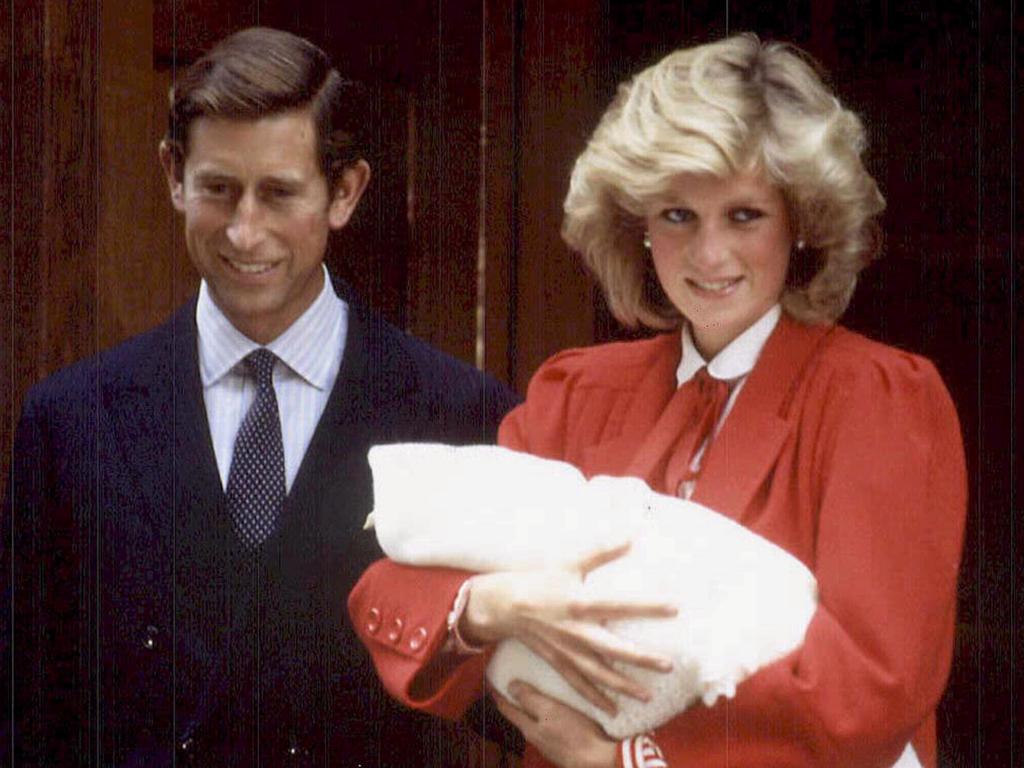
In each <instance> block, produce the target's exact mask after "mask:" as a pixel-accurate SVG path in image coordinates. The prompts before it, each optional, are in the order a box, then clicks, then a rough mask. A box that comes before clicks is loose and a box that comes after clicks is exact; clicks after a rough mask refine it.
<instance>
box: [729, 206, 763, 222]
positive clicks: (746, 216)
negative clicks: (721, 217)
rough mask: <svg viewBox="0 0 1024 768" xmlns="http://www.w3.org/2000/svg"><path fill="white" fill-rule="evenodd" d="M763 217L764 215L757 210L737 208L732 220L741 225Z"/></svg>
mask: <svg viewBox="0 0 1024 768" xmlns="http://www.w3.org/2000/svg"><path fill="white" fill-rule="evenodd" d="M762 216H764V213H763V212H762V211H759V210H758V209H757V208H737V209H736V210H734V211H733V212H732V220H733V221H736V222H739V223H740V224H746V223H747V222H750V221H756V220H757V219H760V218H761V217H762Z"/></svg>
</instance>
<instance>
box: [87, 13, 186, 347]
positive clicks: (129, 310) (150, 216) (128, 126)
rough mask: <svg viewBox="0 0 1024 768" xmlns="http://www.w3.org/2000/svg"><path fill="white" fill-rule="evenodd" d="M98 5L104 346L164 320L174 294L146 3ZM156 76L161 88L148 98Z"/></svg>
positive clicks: (161, 106)
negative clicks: (162, 222)
mask: <svg viewBox="0 0 1024 768" xmlns="http://www.w3.org/2000/svg"><path fill="white" fill-rule="evenodd" d="M101 12H102V21H101V25H100V35H101V39H100V46H99V51H100V59H99V64H98V66H99V73H98V75H99V77H98V81H97V87H98V99H99V103H98V110H97V118H96V119H97V124H98V131H99V175H98V184H97V190H96V191H97V194H98V200H97V204H98V214H99V238H98V254H97V270H96V272H97V277H98V280H97V296H96V300H97V322H98V341H99V346H100V347H102V348H106V347H109V346H112V345H114V344H116V343H118V342H120V341H122V340H124V339H126V338H128V337H129V336H133V335H135V334H137V333H140V332H141V331H144V330H147V329H149V328H152V327H153V326H155V325H157V324H158V323H160V322H161V321H163V320H164V319H165V318H166V317H167V316H168V315H170V313H171V311H172V309H173V308H174V307H175V306H176V302H175V299H176V298H177V297H176V296H175V292H174V284H175V281H174V275H175V272H176V265H175V264H174V259H175V254H174V252H173V250H172V249H169V248H167V247H166V246H165V244H164V243H163V239H162V238H161V234H162V232H161V227H160V226H159V222H160V220H161V219H162V218H163V216H162V215H161V214H162V212H165V211H169V210H170V204H169V202H167V191H166V190H167V188H166V185H165V184H164V181H163V174H162V172H161V170H160V165H159V163H158V162H157V149H156V148H157V143H158V142H159V140H160V137H161V136H162V134H163V131H164V128H165V126H166V122H167V118H166V114H167V96H166V89H165V86H164V83H163V81H162V79H161V78H159V77H158V76H157V73H156V72H155V71H154V69H153V64H152V61H153V38H152V26H151V20H152V17H153V9H152V5H151V3H149V2H126V1H125V0H120V2H111V1H110V0H108V2H106V3H104V4H103V6H102V11H101ZM157 81H161V82H160V85H161V86H162V87H161V90H162V91H163V93H162V96H161V98H160V100H159V103H158V104H157V105H154V104H153V94H154V89H155V88H156V82H157ZM154 107H156V108H154ZM128 115H131V116H132V117H131V119H126V116H128Z"/></svg>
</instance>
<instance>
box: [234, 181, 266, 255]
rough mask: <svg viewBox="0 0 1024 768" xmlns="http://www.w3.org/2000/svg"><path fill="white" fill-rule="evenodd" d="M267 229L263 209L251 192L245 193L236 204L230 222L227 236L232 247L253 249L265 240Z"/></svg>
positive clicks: (241, 249) (246, 249) (243, 250)
mask: <svg viewBox="0 0 1024 768" xmlns="http://www.w3.org/2000/svg"><path fill="white" fill-rule="evenodd" d="M264 234H265V230H264V222H263V211H262V208H261V206H260V205H259V203H258V202H257V201H256V200H255V199H254V197H253V195H252V194H251V193H248V192H247V193H245V194H244V195H242V197H241V198H240V199H239V200H238V204H237V205H236V206H235V213H234V216H233V217H232V219H231V222H230V223H229V224H228V228H227V236H228V240H229V241H230V242H231V247H232V248H234V249H235V250H237V251H240V252H247V251H251V250H253V249H254V248H256V247H257V246H258V245H259V244H260V243H261V242H263V238H264Z"/></svg>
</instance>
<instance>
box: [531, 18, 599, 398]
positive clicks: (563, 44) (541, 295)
mask: <svg viewBox="0 0 1024 768" xmlns="http://www.w3.org/2000/svg"><path fill="white" fill-rule="evenodd" d="M521 7H522V17H521V32H520V34H521V39H520V43H519V51H520V56H519V60H518V64H519V74H518V84H519V92H520V100H519V107H518V114H517V119H518V129H517V136H518V149H519V180H518V181H519V184H518V191H517V197H516V200H517V202H516V211H515V212H516V217H517V220H516V237H517V258H518V261H517V263H516V285H515V290H516V304H515V307H516V316H515V350H514V354H513V362H514V366H513V371H512V375H513V381H514V382H515V384H516V386H517V387H518V388H519V389H520V391H525V387H526V383H527V381H528V380H529V377H530V375H532V373H533V372H534V371H535V370H536V368H537V366H538V365H539V364H540V363H541V362H542V361H543V360H544V359H545V358H547V357H548V356H549V355H551V354H552V353H554V352H556V351H558V350H560V349H564V348H566V347H570V346H576V345H579V344H585V343H588V342H589V341H591V340H592V339H593V337H594V288H593V285H592V283H591V281H590V279H589V277H588V276H587V275H586V274H585V273H584V270H583V268H582V266H581V265H580V263H579V260H578V258H577V257H576V256H575V255H573V254H571V253H570V252H569V250H568V248H566V246H565V245H564V244H563V243H562V240H561V237H560V235H559V230H560V228H561V221H562V201H563V200H564V198H565V194H566V191H567V190H568V186H569V173H570V171H571V169H572V164H573V161H574V160H575V158H576V156H577V155H578V154H579V153H580V151H582V149H583V147H584V146H585V144H586V139H587V136H588V135H589V133H590V132H591V131H592V130H593V128H594V125H595V123H596V121H597V118H598V116H599V115H600V112H601V109H602V108H603V106H604V104H603V103H602V100H601V99H599V98H598V97H597V94H598V91H599V87H598V85H599V84H598V80H597V72H596V70H597V64H598V60H599V59H598V53H599V50H600V48H599V46H600V44H601V40H602V36H603V35H604V34H606V29H605V21H606V18H605V17H604V16H603V15H602V13H601V8H600V4H599V3H594V2H588V1H587V0H561V1H560V2H547V1H541V0H523V2H522V4H521Z"/></svg>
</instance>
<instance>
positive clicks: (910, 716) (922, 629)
mask: <svg viewBox="0 0 1024 768" xmlns="http://www.w3.org/2000/svg"><path fill="white" fill-rule="evenodd" d="M849 337H850V338H851V339H852V341H850V342H849V344H847V342H841V343H840V344H839V347H840V348H841V349H840V351H839V352H837V353H836V354H834V355H832V357H834V358H838V361H831V360H829V359H826V360H825V361H824V362H823V363H821V364H820V365H819V366H818V368H817V369H816V370H815V372H814V373H813V375H812V377H811V380H810V382H809V383H808V384H806V385H805V386H804V387H803V388H802V389H801V391H800V392H799V393H798V395H797V398H796V401H795V402H794V404H793V405H792V406H791V413H790V419H791V420H792V425H793V430H792V432H791V434H790V438H789V441H788V443H787V445H786V447H785V448H784V449H783V452H782V455H781V457H780V460H779V462H778V464H777V465H776V467H775V474H774V476H772V477H771V478H770V479H769V480H768V481H767V485H766V487H765V488H764V489H763V493H762V494H761V495H760V496H759V499H758V500H757V501H755V504H760V505H762V506H761V507H760V508H759V509H757V510H753V511H754V512H756V514H755V516H754V517H753V518H752V519H754V520H755V521H756V522H755V524H754V525H752V527H754V528H755V529H757V528H758V527H759V526H761V525H763V526H764V528H765V530H772V529H773V528H774V529H775V530H779V528H780V526H786V525H792V526H804V527H807V528H808V529H809V530H810V533H811V536H810V540H811V541H812V542H813V544H812V545H811V547H810V551H809V552H807V553H798V555H800V554H802V555H803V556H804V557H805V559H806V560H808V561H809V563H808V564H809V565H810V566H811V567H812V569H813V571H814V573H815V575H816V577H817V579H818V585H819V599H820V606H819V609H818V611H817V612H816V614H815V616H814V617H813V619H812V621H811V624H810V627H809V629H808V632H807V635H806V637H805V641H804V643H803V645H802V647H801V648H800V649H798V650H797V651H795V652H793V653H792V654H790V655H789V656H788V657H786V658H784V659H782V660H781V661H779V662H777V663H775V664H772V665H770V666H769V667H766V668H765V669H763V670H761V671H760V672H758V673H757V674H755V675H754V676H752V677H751V678H749V679H748V680H747V681H745V682H744V683H743V684H741V685H740V686H739V688H738V690H737V693H736V696H735V698H734V699H732V700H719V702H718V703H717V704H716V705H715V706H714V707H711V708H707V707H703V706H700V705H698V706H696V707H693V708H691V709H689V710H687V711H686V712H684V713H683V714H681V715H680V716H678V717H677V718H675V719H674V720H672V721H670V722H669V723H667V724H666V725H664V726H663V727H661V728H659V729H658V730H657V731H656V733H655V738H656V740H657V742H658V744H659V745H660V746H661V748H662V749H663V750H664V752H665V756H666V758H667V760H668V763H669V764H670V765H692V766H719V765H729V766H732V767H733V768H742V767H743V766H758V767H759V768H765V767H766V766H769V767H770V766H794V767H795V766H808V767H810V766H825V765H827V766H891V765H892V764H893V763H894V762H895V761H896V759H897V757H898V756H899V755H900V753H901V751H902V750H903V748H904V747H905V745H906V744H907V742H908V741H910V740H911V739H912V738H913V743H914V748H915V750H916V752H917V754H918V757H919V759H920V760H921V762H922V763H923V764H924V765H925V766H934V765H935V764H936V755H935V733H934V711H935V707H936V705H937V704H938V701H939V698H940V696H941V694H942V691H943V689H944V687H945V684H946V679H947V675H948V672H949V667H950V661H951V655H952V650H953V632H954V612H955V606H956V582H957V571H958V567H959V562H960V553H961V546H962V536H963V527H964V517H965V511H966V475H965V468H964V459H963V447H962V442H961V437H960V431H959V426H958V422H957V417H956V414H955V411H954V409H953V405H952V403H951V401H950V398H949V395H948V394H947V392H946V389H945V387H944V386H943V384H942V382H941V380H940V378H939V376H938V374H937V373H936V371H935V370H934V368H933V367H932V366H931V364H930V363H928V362H927V361H924V360H922V359H920V358H916V357H912V356H910V355H904V354H902V353H898V352H896V351H895V350H891V349H889V348H886V347H881V345H873V344H871V343H870V342H866V341H865V340H860V341H859V342H858V341H857V339H858V338H859V337H853V336H852V334H850V335H849ZM844 345H845V346H846V348H845V351H844V350H843V347H844ZM847 352H848V353H849V354H846V353H847ZM739 410H740V409H739V406H737V413H738V412H739ZM744 522H746V520H745V521H744ZM723 556H726V557H727V556H728V554H727V553H723Z"/></svg>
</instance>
